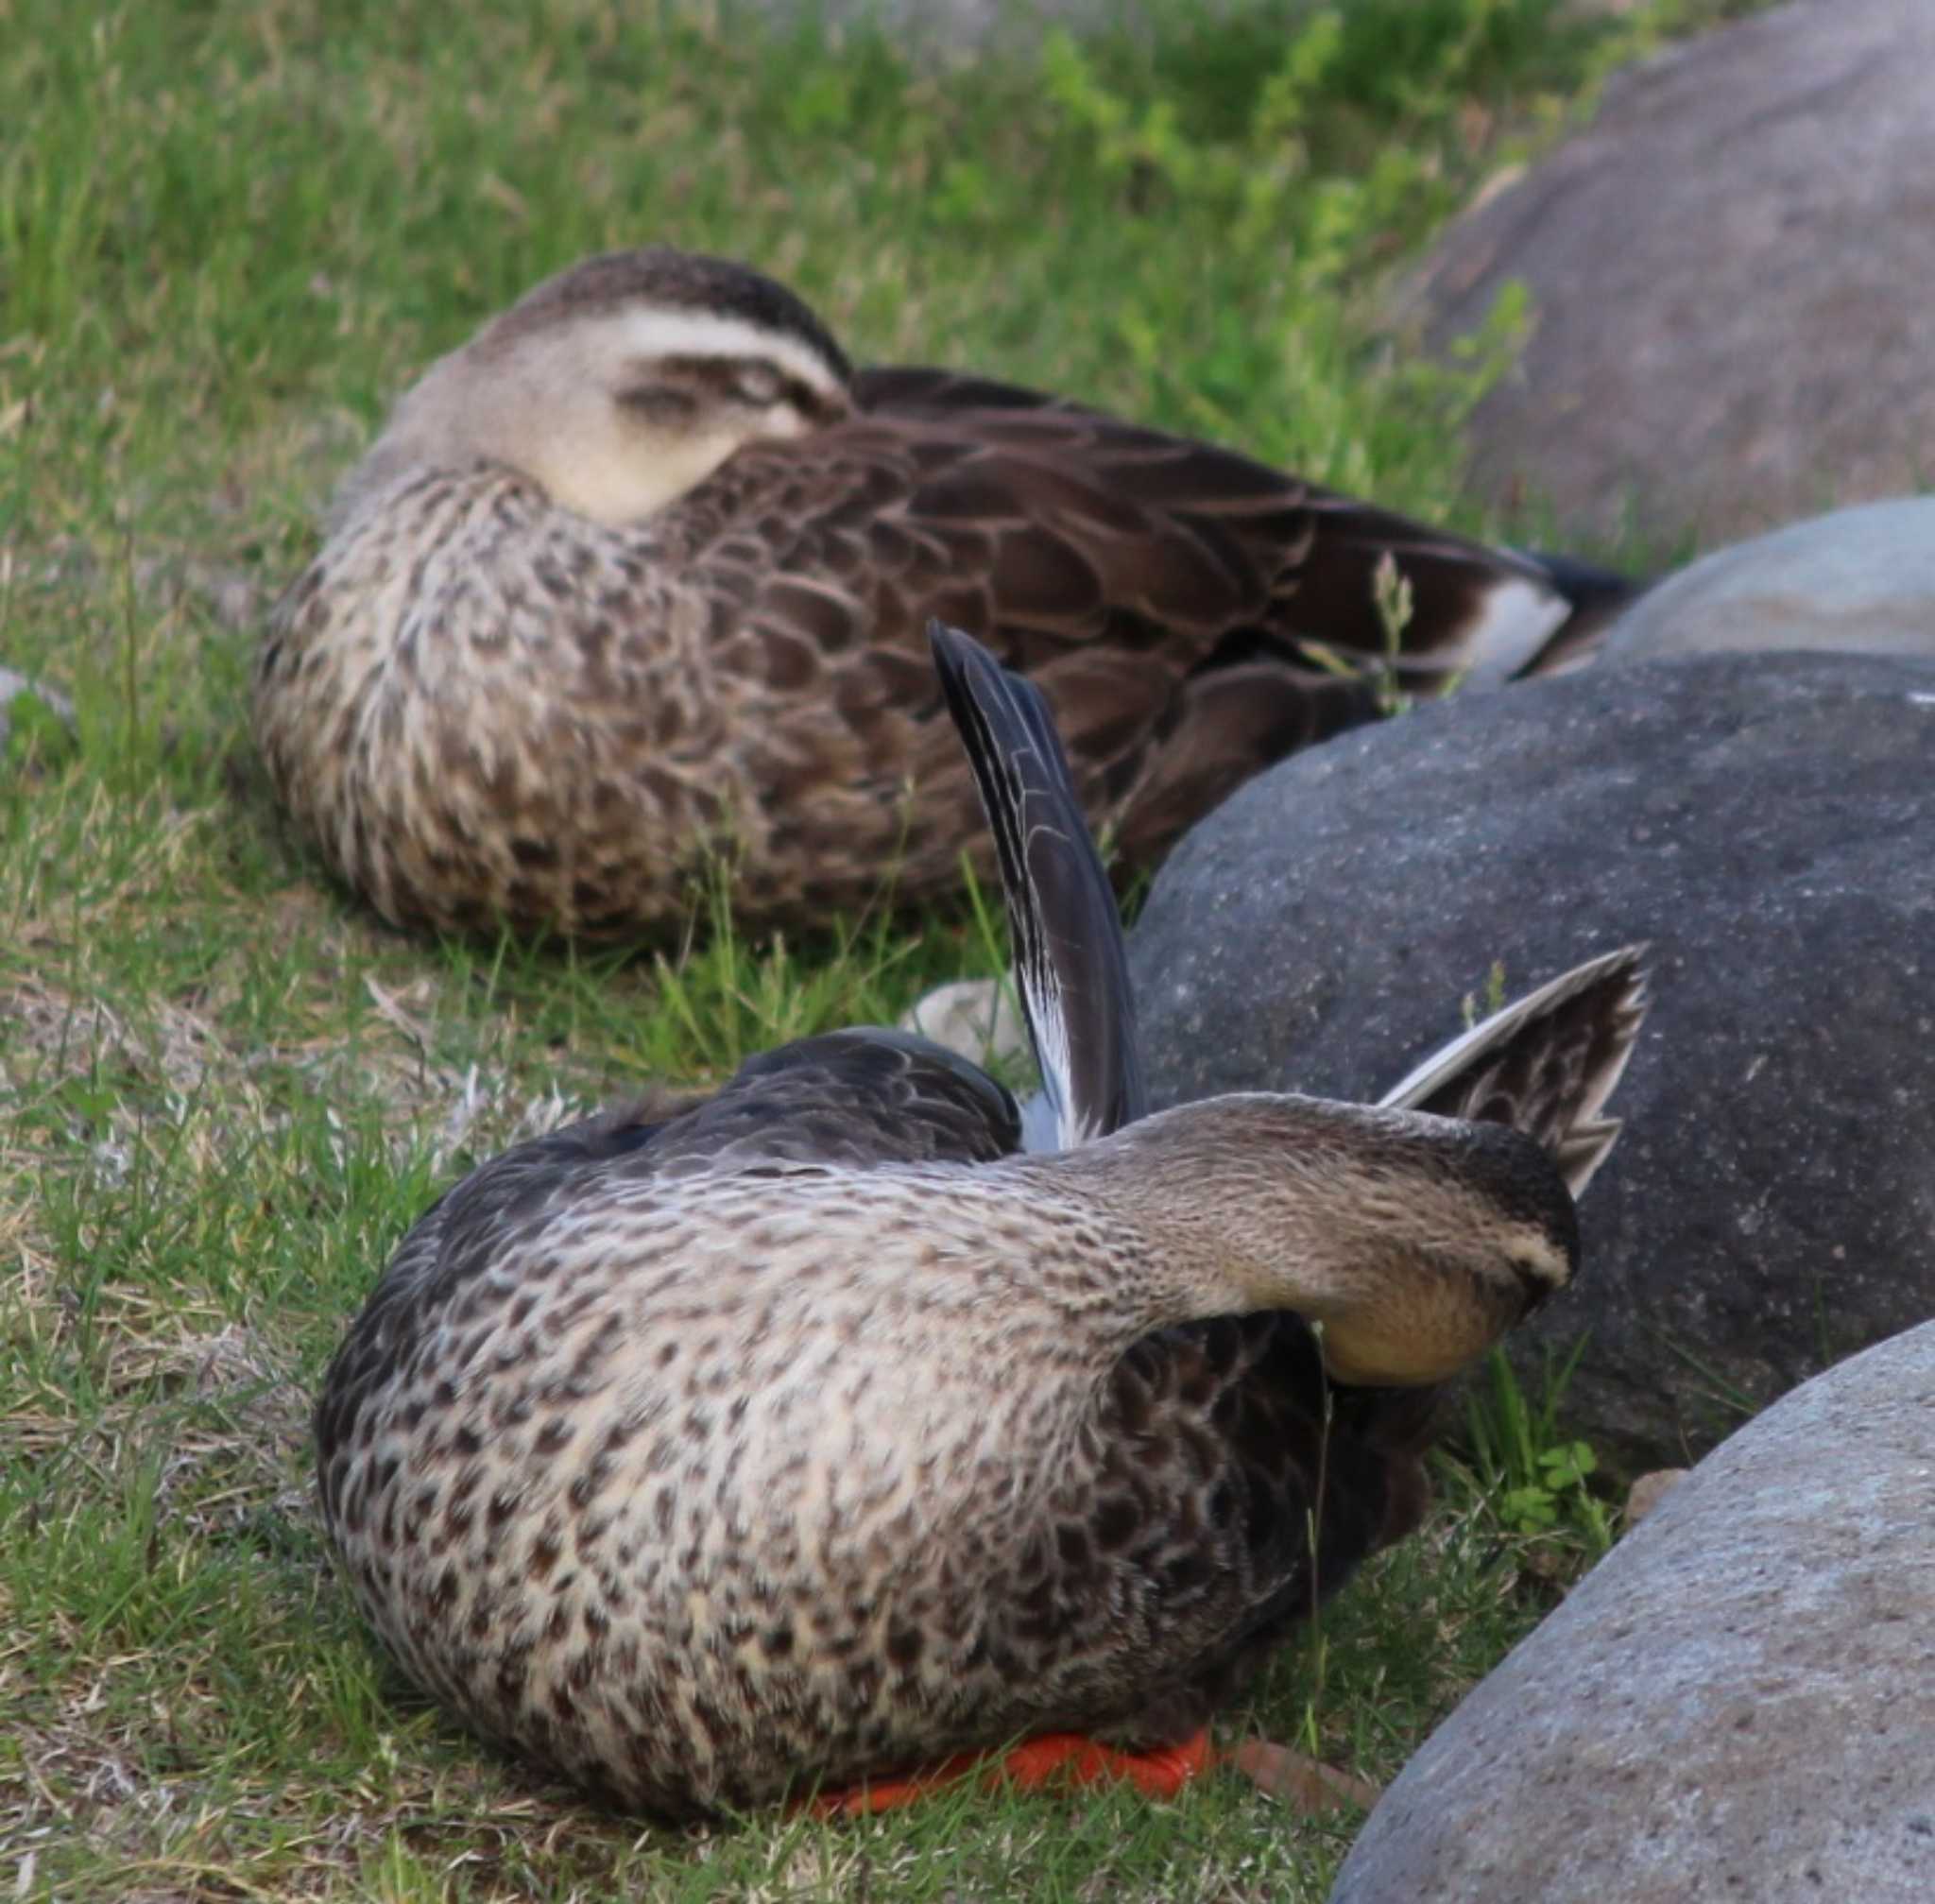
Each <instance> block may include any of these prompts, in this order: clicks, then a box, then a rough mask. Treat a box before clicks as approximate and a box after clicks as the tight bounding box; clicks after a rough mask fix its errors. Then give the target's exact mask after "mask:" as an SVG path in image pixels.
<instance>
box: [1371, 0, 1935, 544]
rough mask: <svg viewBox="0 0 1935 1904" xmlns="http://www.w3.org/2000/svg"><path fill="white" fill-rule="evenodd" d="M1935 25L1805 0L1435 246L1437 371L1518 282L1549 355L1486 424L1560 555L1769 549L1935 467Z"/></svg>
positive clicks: (1563, 152) (1915, 12)
mask: <svg viewBox="0 0 1935 1904" xmlns="http://www.w3.org/2000/svg"><path fill="white" fill-rule="evenodd" d="M1931 98H1935V7H1931V6H1927V5H1926V4H1922V0H1795V4H1792V5H1789V6H1786V7H1779V8H1776V9H1772V11H1770V12H1766V13H1760V14H1755V15H1753V16H1752V17H1750V18H1747V19H1744V20H1739V21H1736V22H1734V23H1733V24H1731V25H1729V26H1722V27H1721V28H1720V29H1718V30H1717V31H1715V32H1714V33H1712V34H1710V35H1708V36H1706V37H1705V38H1704V39H1702V40H1700V41H1697V42H1695V43H1692V44H1691V45H1688V46H1686V47H1682V48H1678V49H1676V50H1674V51H1672V52H1670V53H1668V54H1666V55H1665V56H1663V57H1662V58H1660V59H1658V60H1654V61H1652V62H1651V63H1649V64H1647V65H1644V66H1641V67H1638V68H1636V69H1635V70H1634V71H1632V72H1629V73H1626V74H1622V75H1620V76H1619V77H1618V78H1617V79H1616V80H1615V81H1614V82H1613V83H1612V84H1611V85H1610V86H1608V88H1607V90H1606V94H1605V98H1604V102H1603V105H1602V107H1601V111H1600V113H1599V115H1598V118H1597V120H1596V122H1595V123H1594V124H1593V125H1592V127H1591V128H1590V129H1588V130H1586V131H1584V132H1582V133H1580V134H1578V135H1577V136H1576V137H1574V138H1572V139H1571V140H1569V141H1567V143H1566V144H1565V145H1564V146H1561V147H1560V148H1559V149H1558V150H1557V151H1555V152H1553V153H1552V154H1551V155H1550V157H1548V158H1546V159H1544V160H1542V161H1541V162H1540V163H1537V164H1535V165H1534V166H1533V168H1532V170H1531V171H1530V172H1529V173H1527V174H1526V176H1525V177H1524V178H1522V179H1520V180H1517V181H1515V183H1513V184H1511V185H1509V186H1508V187H1506V189H1504V190H1503V191H1500V192H1498V193H1496V194H1494V195H1493V196H1491V197H1488V198H1487V199H1485V200H1484V202H1483V203H1482V204H1481V206H1480V207H1479V208H1478V209H1477V210H1476V211H1474V212H1473V213H1471V214H1468V215H1467V216H1465V217H1464V218H1463V219H1461V220H1459V221H1458V222H1457V223H1456V224H1454V225H1453V226H1452V227H1451V228H1450V229H1449V230H1448V231H1447V232H1446V233H1445V234H1444V236H1443V237H1442V238H1441V239H1440V240H1439V242H1438V245H1437V247H1436V249H1434V250H1433V252H1432V253H1431V256H1430V260H1429V261H1428V262H1427V264H1426V266H1425V267H1424V269H1423V270H1422V272H1421V273H1420V274H1419V275H1418V276H1417V277H1416V279H1415V280H1414V281H1413V286H1412V290H1411V294H1410V296H1409V297H1408V299H1407V300H1406V301H1407V305H1408V308H1409V312H1410V314H1411V315H1412V316H1413V317H1422V318H1423V319H1424V321H1425V329H1426V334H1427V337H1428V339H1429V341H1430V343H1431V344H1432V345H1433V347H1435V348H1443V347H1444V346H1446V345H1447V343H1448V342H1449V340H1450V339H1452V338H1454V337H1457V336H1460V335H1462V334H1465V333H1467V332H1469V331H1470V330H1472V329H1473V328H1474V327H1475V326H1476V325H1477V324H1478V323H1479V322H1480V321H1481V319H1482V318H1483V317H1484V316H1485V314H1486V313H1487V312H1488V311H1489V310H1490V309H1491V307H1492V304H1493V302H1494V300H1495V299H1496V298H1497V296H1498V291H1499V289H1500V288H1501V287H1502V286H1503V285H1504V284H1505V283H1508V282H1512V281H1518V282H1522V283H1524V284H1525V285H1526V287H1527V288H1528V290H1529V292H1530V294H1531V298H1532V302H1533V310H1534V313H1535V321H1536V329H1535V332H1534V334H1533V336H1532V338H1531V340H1530V342H1529V344H1528V345H1527V347H1526V349H1525V351H1524V353H1523V355H1522V356H1521V358H1520V359H1519V361H1518V363H1517V365H1516V366H1515V369H1514V371H1513V373H1512V375H1510V376H1509V377H1508V378H1507V379H1505V380H1504V381H1503V382H1502V383H1501V384H1500V385H1499V386H1498V387H1497V388H1496V389H1494V390H1493V391H1491V392H1490V393H1489V394H1488V395H1487V396H1486V397H1485V399H1484V401H1483V402H1482V403H1481V404H1480V405H1479V407H1478V409H1477V411H1476V413H1475V414H1474V416H1473V418H1472V420H1471V424H1470V437H1471V442H1472V446H1473V462H1472V472H1473V477H1474V480H1475V482H1476V484H1477V486H1478V487H1479V488H1480V489H1481V490H1483V491H1484V492H1486V493H1488V494H1489V495H1491V496H1492V497H1494V498H1495V499H1498V500H1501V501H1505V502H1511V501H1514V500H1515V499H1517V497H1518V496H1519V495H1520V493H1521V492H1522V491H1523V490H1526V489H1530V490H1531V491H1532V492H1533V494H1534V495H1538V496H1543V497H1546V498H1548V499H1550V503H1551V505H1552V507H1553V510H1554V513H1555V516H1556V526H1557V533H1558V535H1559V536H1560V537H1561V538H1562V539H1566V538H1572V537H1580V536H1611V535H1615V534H1617V533H1618V531H1619V530H1620V529H1621V528H1622V526H1623V525H1624V523H1625V521H1626V518H1627V515H1628V511H1629V510H1630V511H1631V515H1632V518H1633V520H1634V521H1635V522H1636V523H1638V524H1639V526H1641V527H1642V528H1644V529H1646V530H1649V531H1652V532H1654V533H1668V534H1670V533H1673V532H1677V531H1679V530H1682V529H1685V528H1687V527H1692V528H1695V529H1697V530H1698V531H1699V532H1700V533H1701V534H1702V535H1703V536H1704V538H1706V539H1708V540H1711V539H1713V538H1715V537H1719V536H1734V535H1741V534H1748V533H1752V532H1753V531H1755V530H1757V529H1763V528H1766V527H1769V526H1771V525H1772V524H1773V523H1779V522H1782V521H1785V520H1788V519H1789V518H1791V517H1793V516H1796V515H1800V514H1803V513H1806V512H1807V511H1810V510H1813V509H1817V508H1819V507H1821V506H1823V505H1824V503H1826V502H1830V501H1841V502H1854V501H1858V500H1861V499H1865V498H1868V497H1873V496H1886V495H1892V494H1898V493H1900V492H1901V491H1903V490H1907V489H1914V488H1916V487H1917V484H1918V481H1919V480H1920V479H1922V478H1923V477H1925V476H1926V474H1927V472H1928V463H1929V445H1930V444H1931V443H1935V374H1931V371H1935V317H1931V315H1930V306H1929V302H1928V285H1929V284H1930V283H1935V196H1931V194H1930V193H1929V190H1928V184H1927V181H1928V180H1929V179H1930V178H1931V177H1935V111H1930V110H1929V100H1930V99H1931Z"/></svg>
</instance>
